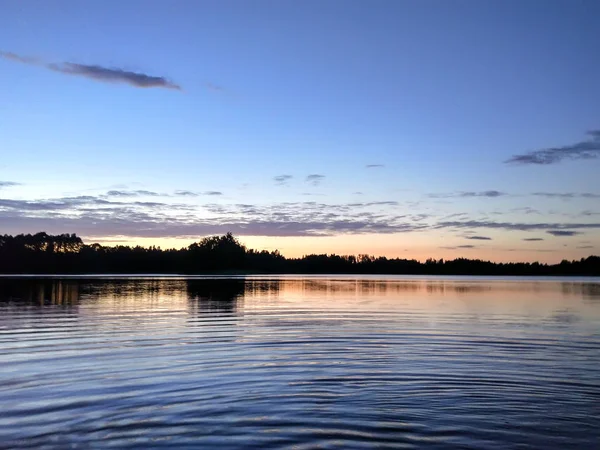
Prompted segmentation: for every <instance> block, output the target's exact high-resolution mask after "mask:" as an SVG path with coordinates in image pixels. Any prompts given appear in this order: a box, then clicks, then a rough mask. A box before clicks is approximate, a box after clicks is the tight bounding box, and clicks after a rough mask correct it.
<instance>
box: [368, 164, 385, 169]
mask: <svg viewBox="0 0 600 450" xmlns="http://www.w3.org/2000/svg"><path fill="white" fill-rule="evenodd" d="M383 167H385V164H367V165H366V166H365V168H367V169H381V168H383Z"/></svg>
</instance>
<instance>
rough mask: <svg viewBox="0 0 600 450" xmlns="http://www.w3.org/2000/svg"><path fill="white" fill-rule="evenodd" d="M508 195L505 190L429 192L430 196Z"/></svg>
mask: <svg viewBox="0 0 600 450" xmlns="http://www.w3.org/2000/svg"><path fill="white" fill-rule="evenodd" d="M505 195H508V194H507V193H505V192H500V191H493V190H491V191H481V192H472V191H468V192H451V193H446V194H429V195H428V197H430V198H470V197H487V198H495V197H502V196H505Z"/></svg>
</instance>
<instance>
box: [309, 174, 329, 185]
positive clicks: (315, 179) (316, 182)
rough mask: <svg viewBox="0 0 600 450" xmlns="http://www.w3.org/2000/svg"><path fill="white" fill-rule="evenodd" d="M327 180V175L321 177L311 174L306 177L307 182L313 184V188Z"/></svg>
mask: <svg viewBox="0 0 600 450" xmlns="http://www.w3.org/2000/svg"><path fill="white" fill-rule="evenodd" d="M324 179H325V175H321V174H318V173H313V174H310V175H308V176H307V177H306V180H305V181H306V182H307V183H310V184H312V185H313V186H318V185H319V184H321V182H322V181H323V180H324Z"/></svg>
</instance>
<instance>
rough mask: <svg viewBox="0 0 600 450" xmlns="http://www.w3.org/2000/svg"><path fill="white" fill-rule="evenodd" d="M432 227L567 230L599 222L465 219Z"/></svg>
mask: <svg viewBox="0 0 600 450" xmlns="http://www.w3.org/2000/svg"><path fill="white" fill-rule="evenodd" d="M433 228H455V229H464V228H467V229H474V228H489V229H496V230H512V231H531V230H568V229H593V228H600V223H518V222H491V221H485V220H466V221H464V222H460V221H444V222H439V223H437V224H436V225H434V226H433Z"/></svg>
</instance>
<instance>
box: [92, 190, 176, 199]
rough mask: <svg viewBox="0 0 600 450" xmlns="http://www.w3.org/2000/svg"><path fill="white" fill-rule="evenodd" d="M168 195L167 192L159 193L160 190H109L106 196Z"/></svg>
mask: <svg viewBox="0 0 600 450" xmlns="http://www.w3.org/2000/svg"><path fill="white" fill-rule="evenodd" d="M160 196H166V194H159V193H158V192H153V191H145V190H137V191H117V190H112V191H108V192H107V193H106V194H105V195H104V197H160Z"/></svg>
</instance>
